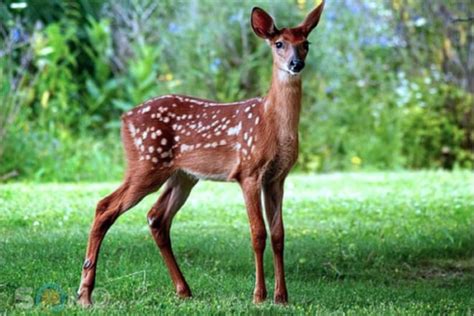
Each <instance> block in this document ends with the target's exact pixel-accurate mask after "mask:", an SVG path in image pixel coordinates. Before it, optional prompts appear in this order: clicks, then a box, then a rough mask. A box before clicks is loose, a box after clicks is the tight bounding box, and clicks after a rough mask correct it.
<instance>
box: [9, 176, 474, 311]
mask: <svg viewBox="0 0 474 316" xmlns="http://www.w3.org/2000/svg"><path fill="white" fill-rule="evenodd" d="M116 186H117V184H116V183H112V184H110V183H107V184H89V183H80V184H28V183H12V184H5V185H2V186H0V234H1V236H2V238H1V243H0V266H1V275H0V313H3V312H4V311H6V312H7V313H8V314H10V313H12V312H14V313H25V312H26V313H40V312H43V311H45V310H49V309H51V308H52V307H51V306H49V305H47V304H46V303H45V302H56V301H58V300H61V299H63V300H64V305H63V306H61V307H60V308H58V309H61V308H62V310H63V311H65V312H73V313H81V312H82V309H81V308H80V307H78V306H76V305H75V304H74V292H75V291H76V289H77V286H78V285H79V280H80V273H81V265H82V263H83V259H84V252H85V246H86V242H87V235H88V230H89V226H90V224H91V221H92V218H93V214H94V208H95V204H96V202H97V201H98V200H99V199H100V198H101V197H102V196H104V195H106V194H108V193H109V192H110V191H112V190H113V189H114V188H115V187H116ZM285 187H286V192H285V195H286V198H285V204H284V206H285V207H284V218H285V225H286V250H285V259H286V272H287V283H288V291H289V300H290V303H289V305H288V306H285V307H281V306H277V305H274V304H273V303H272V300H271V296H272V294H273V266H272V257H271V247H269V246H267V251H266V258H265V268H266V275H267V287H268V290H269V296H270V299H269V300H267V302H266V303H264V304H261V305H253V304H252V303H251V300H252V291H253V284H254V268H253V267H254V266H253V253H252V249H251V244H250V236H249V228H248V224H247V216H246V212H245V210H244V205H243V200H242V197H241V193H240V190H239V188H238V186H237V185H235V184H223V183H211V182H202V183H200V184H198V186H197V187H196V188H195V190H194V191H193V193H192V194H191V197H190V199H189V200H188V202H187V204H186V205H185V207H184V208H183V209H182V210H181V211H180V212H179V213H178V215H177V217H176V218H175V221H174V225H173V228H172V240H173V243H174V244H173V245H174V249H175V253H176V256H177V259H178V262H179V263H180V265H181V267H182V270H183V272H184V274H185V276H186V278H187V280H188V283H189V284H190V286H191V290H192V291H193V294H194V297H193V298H192V299H189V300H184V301H182V300H179V299H177V298H175V296H174V291H173V287H172V284H171V281H170V279H169V276H168V273H167V270H166V268H165V266H164V263H163V262H162V260H161V257H160V254H159V252H158V249H157V248H156V246H155V243H154V241H153V239H152V237H151V235H150V233H149V230H148V227H147V224H146V213H147V211H148V208H149V207H151V205H152V203H153V201H154V199H156V197H157V195H156V194H154V195H152V196H149V197H148V198H146V199H145V200H144V201H142V202H141V203H140V204H139V205H138V206H137V207H135V208H134V209H132V210H131V211H129V212H128V213H126V214H125V215H123V216H122V217H121V218H120V219H119V220H118V221H117V223H116V224H115V225H114V226H113V227H112V229H111V230H110V231H109V234H108V235H107V237H106V239H105V241H104V244H103V247H102V251H101V255H100V261H99V266H98V272H97V281H96V292H95V295H94V297H93V298H95V301H96V302H97V304H96V306H95V307H94V308H93V309H92V310H90V311H87V313H90V312H95V313H99V314H104V313H123V312H128V313H134V314H143V313H179V314H185V313H186V314H189V313H192V314H216V313H221V314H222V313H247V312H249V313H252V314H270V313H272V314H274V313H276V314H311V315H313V314H343V313H346V314H379V315H381V314H384V315H387V314H401V313H403V314H410V315H412V314H440V313H441V314H462V315H466V314H469V315H470V314H472V312H473V302H474V300H473V284H474V276H473V268H474V259H473V242H474V234H473V230H472V229H473V210H474V174H473V173H472V172H454V173H447V172H399V173H351V174H329V175H317V176H310V175H293V176H291V177H290V178H288V180H287V182H286V186H285ZM52 288H55V289H52ZM59 294H62V296H58V295H59ZM40 299H41V300H42V302H43V303H39V304H38V305H35V303H34V302H35V300H38V301H39V300H40Z"/></svg>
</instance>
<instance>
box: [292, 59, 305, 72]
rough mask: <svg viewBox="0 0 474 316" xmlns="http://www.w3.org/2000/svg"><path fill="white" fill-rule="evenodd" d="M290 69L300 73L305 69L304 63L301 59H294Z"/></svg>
mask: <svg viewBox="0 0 474 316" xmlns="http://www.w3.org/2000/svg"><path fill="white" fill-rule="evenodd" d="M289 68H290V70H291V71H293V72H300V71H301V70H302V69H303V68H304V61H302V60H301V59H292V60H291V61H290V66H289Z"/></svg>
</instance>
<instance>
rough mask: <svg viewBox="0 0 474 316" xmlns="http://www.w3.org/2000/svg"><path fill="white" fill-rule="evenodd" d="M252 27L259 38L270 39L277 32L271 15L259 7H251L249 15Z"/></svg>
mask: <svg viewBox="0 0 474 316" xmlns="http://www.w3.org/2000/svg"><path fill="white" fill-rule="evenodd" d="M250 24H251V25H252V29H253V31H254V32H255V34H257V35H258V36H260V37H261V38H264V39H270V38H271V37H273V36H274V35H276V34H277V33H278V29H277V28H276V26H275V23H274V22H273V19H272V17H271V16H270V15H269V14H268V13H267V12H265V11H263V10H262V9H260V8H257V7H255V8H253V9H252V15H251V17H250Z"/></svg>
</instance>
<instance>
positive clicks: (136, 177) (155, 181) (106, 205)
mask: <svg viewBox="0 0 474 316" xmlns="http://www.w3.org/2000/svg"><path fill="white" fill-rule="evenodd" d="M168 177H169V174H167V173H161V174H156V173H154V172H152V171H138V170H137V171H136V172H133V173H131V172H129V173H127V176H126V178H125V181H124V182H123V183H122V185H121V186H120V187H119V188H118V189H117V190H115V191H114V192H113V193H112V194H110V195H108V196H107V197H105V198H104V199H102V200H101V201H100V202H99V203H98V204H97V208H96V213H95V218H94V222H93V224H92V228H91V231H90V235H89V241H88V244H87V251H86V258H85V261H84V265H83V267H82V278H81V284H80V286H79V290H78V292H77V295H78V302H79V304H81V305H83V306H89V305H91V304H92V301H91V295H92V291H93V289H94V284H95V275H96V268H97V260H98V256H99V250H100V246H101V244H102V241H103V239H104V237H105V234H106V233H107V231H108V230H109V228H110V227H111V226H112V224H113V223H114V222H115V221H116V220H117V218H118V217H119V216H120V215H121V214H123V213H125V212H126V211H127V210H129V209H130V208H132V207H133V206H135V205H136V204H137V203H138V202H140V201H141V200H142V199H143V198H144V197H145V196H146V195H148V194H149V193H151V192H154V191H156V190H158V189H159V188H160V186H161V185H162V184H163V183H164V182H165V181H166V179H167V178H168ZM144 179H146V180H144Z"/></svg>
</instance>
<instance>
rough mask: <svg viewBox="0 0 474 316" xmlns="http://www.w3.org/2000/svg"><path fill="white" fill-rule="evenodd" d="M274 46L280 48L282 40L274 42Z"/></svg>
mask: <svg viewBox="0 0 474 316" xmlns="http://www.w3.org/2000/svg"><path fill="white" fill-rule="evenodd" d="M275 47H276V48H278V49H280V48H282V47H283V43H282V42H276V43H275Z"/></svg>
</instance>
